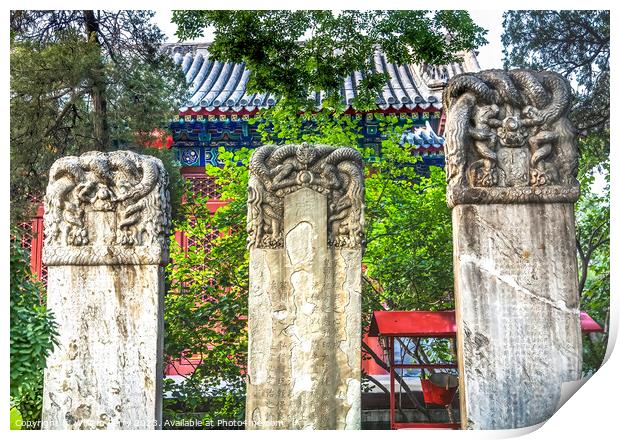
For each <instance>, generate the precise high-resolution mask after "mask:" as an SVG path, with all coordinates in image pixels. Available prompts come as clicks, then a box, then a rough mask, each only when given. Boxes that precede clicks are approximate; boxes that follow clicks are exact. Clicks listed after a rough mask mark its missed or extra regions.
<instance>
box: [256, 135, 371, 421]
mask: <svg viewBox="0 0 620 440" xmlns="http://www.w3.org/2000/svg"><path fill="white" fill-rule="evenodd" d="M363 216H364V182H363V168H362V158H361V156H360V154H359V153H358V152H357V151H355V150H354V149H352V148H334V147H327V146H316V147H311V146H308V145H307V144H302V145H286V146H283V147H279V148H277V147H275V146H264V147H261V148H259V149H258V150H256V151H255V152H254V155H253V156H252V160H251V163H250V182H249V187H248V228H247V229H248V235H249V237H248V246H249V248H250V297H249V317H248V321H249V348H248V351H249V353H248V355H249V356H248V383H247V400H246V428H248V429H260V428H266V429H278V428H279V429H359V428H360V417H361V413H360V399H361V390H360V380H361V365H360V362H361V351H360V350H361V297H360V294H361V261H362V244H363V218H364V217H363Z"/></svg>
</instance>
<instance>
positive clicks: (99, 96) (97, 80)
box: [84, 10, 110, 151]
mask: <svg viewBox="0 0 620 440" xmlns="http://www.w3.org/2000/svg"><path fill="white" fill-rule="evenodd" d="M84 24H85V26H86V37H87V38H88V41H92V42H94V43H95V44H97V46H99V53H100V54H101V42H100V41H99V21H98V20H97V18H96V17H95V12H94V11H90V10H85V11H84ZM104 68H105V66H104V64H103V60H102V58H101V56H100V58H99V62H98V63H97V66H96V68H95V69H93V72H92V87H91V92H90V97H91V99H92V102H93V134H94V137H95V149H97V150H99V151H105V150H107V149H108V147H109V143H110V133H109V128H108V110H107V101H106V82H105V76H104V74H103V71H104Z"/></svg>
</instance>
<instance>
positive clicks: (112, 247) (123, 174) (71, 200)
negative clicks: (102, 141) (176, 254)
mask: <svg viewBox="0 0 620 440" xmlns="http://www.w3.org/2000/svg"><path fill="white" fill-rule="evenodd" d="M105 213H109V215H107V216H106V215H105ZM104 219H107V220H106V225H107V226H110V229H109V230H106V231H105V232H99V237H93V235H95V236H96V235H97V233H95V232H94V231H95V230H96V229H97V224H96V223H98V222H99V223H100V224H101V222H103V221H104ZM44 226H45V233H46V236H45V246H44V253H45V258H46V260H47V263H46V264H48V265H53V264H115V263H118V264H124V263H132V262H133V263H149V262H150V260H152V258H150V257H148V256H147V257H145V258H141V257H140V254H141V252H140V251H136V249H138V248H142V249H144V248H151V250H150V251H147V252H146V253H145V255H146V254H148V255H150V256H153V257H156V255H157V254H161V253H162V252H163V253H167V241H168V230H169V226H170V195H169V193H168V174H167V172H166V170H165V168H164V166H163V164H162V162H161V161H160V160H159V159H157V158H154V157H152V156H144V155H139V154H137V153H134V152H131V151H114V152H111V153H102V152H97V151H92V152H88V153H85V154H83V155H81V156H79V157H76V156H68V157H64V158H61V159H59V160H57V161H56V162H55V163H54V164H53V165H52V167H51V169H50V173H49V184H48V186H47V192H46V195H45V218H44ZM104 229H105V228H104ZM103 235H105V237H103ZM95 248H97V249H95ZM103 248H108V249H107V251H103V250H102V249H103ZM142 253H144V252H142ZM165 258H167V257H164V259H165ZM155 259H157V258H155Z"/></svg>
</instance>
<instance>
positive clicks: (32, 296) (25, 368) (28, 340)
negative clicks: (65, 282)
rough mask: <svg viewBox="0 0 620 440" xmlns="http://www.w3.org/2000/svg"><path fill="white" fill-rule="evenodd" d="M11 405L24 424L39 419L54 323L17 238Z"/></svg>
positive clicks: (12, 271) (13, 244) (13, 248)
mask: <svg viewBox="0 0 620 440" xmlns="http://www.w3.org/2000/svg"><path fill="white" fill-rule="evenodd" d="M10 276H11V297H10V313H11V335H10V336H11V337H10V355H11V375H10V376H11V406H15V407H17V408H18V409H19V411H20V413H21V416H22V418H23V420H24V421H29V422H36V421H38V420H39V419H40V417H41V405H42V396H43V370H44V368H45V359H46V357H47V356H48V355H49V354H50V353H51V352H52V350H53V347H54V345H55V344H56V337H57V332H56V323H55V322H54V317H53V315H52V313H51V312H48V311H47V310H46V307H45V304H44V301H43V300H44V296H43V293H44V287H43V285H42V284H41V283H40V282H38V281H35V279H34V276H33V274H32V272H31V271H30V260H29V258H28V253H27V252H26V251H25V250H24V249H23V248H22V247H21V245H20V238H19V236H16V235H14V236H13V237H12V239H11V268H10Z"/></svg>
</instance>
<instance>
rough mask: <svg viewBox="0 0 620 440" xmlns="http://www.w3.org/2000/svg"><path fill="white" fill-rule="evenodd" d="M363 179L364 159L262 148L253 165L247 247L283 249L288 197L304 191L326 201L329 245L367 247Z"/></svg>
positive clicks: (329, 151)
mask: <svg viewBox="0 0 620 440" xmlns="http://www.w3.org/2000/svg"><path fill="white" fill-rule="evenodd" d="M363 177H364V174H363V163H362V156H361V154H360V153H359V152H358V151H357V150H355V149H353V148H347V147H341V148H336V147H330V146H326V145H317V146H311V145H308V144H307V143H302V144H301V145H284V146H280V147H278V146H274V145H266V146H263V147H260V148H258V149H257V150H256V151H255V152H254V154H253V155H252V158H251V160H250V181H249V184H248V223H247V232H248V247H249V248H253V247H256V248H281V247H282V246H283V219H284V196H285V195H287V194H290V193H292V192H294V191H297V190H298V189H300V188H302V187H308V188H311V189H313V190H315V191H317V192H319V193H323V194H325V195H327V203H328V222H327V223H328V231H327V232H328V244H329V245H330V246H334V247H343V248H357V247H360V246H362V244H363V236H364V234H363V226H364V218H363V211H364V210H363V204H364V178H363Z"/></svg>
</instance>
